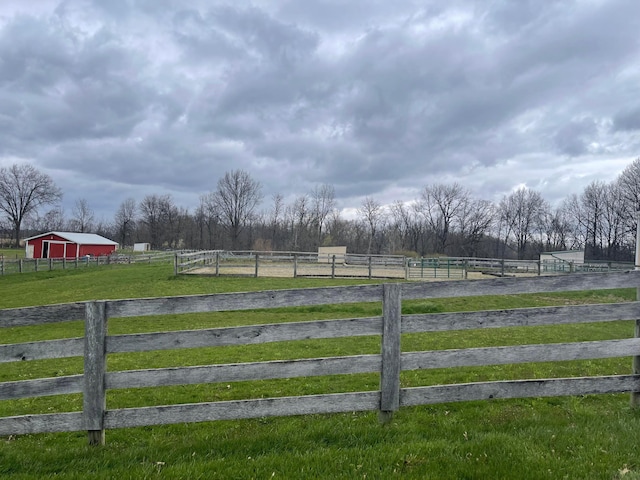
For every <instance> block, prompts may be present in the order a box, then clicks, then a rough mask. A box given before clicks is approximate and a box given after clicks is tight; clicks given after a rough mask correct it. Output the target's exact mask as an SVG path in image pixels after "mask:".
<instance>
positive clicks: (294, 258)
mask: <svg viewBox="0 0 640 480" xmlns="http://www.w3.org/2000/svg"><path fill="white" fill-rule="evenodd" d="M633 269H634V265H633V263H624V262H605V261H602V262H597V261H592V262H587V263H575V262H574V263H572V262H568V261H563V260H554V261H552V262H540V261H539V260H508V259H499V258H477V257H424V258H412V257H404V256H401V255H359V254H350V253H349V254H336V255H331V254H326V253H322V254H320V253H315V252H273V251H266V252H260V251H227V250H204V251H196V252H188V253H178V254H176V255H175V265H174V270H175V274H176V275H179V274H187V273H190V274H201V275H214V276H220V275H236V276H255V277H258V276H263V277H331V278H335V277H359V278H404V279H406V280H409V279H411V280H429V279H451V280H453V279H466V278H468V274H469V273H470V272H476V273H482V274H485V275H494V276H502V277H504V276H522V275H557V274H569V273H606V272H624V271H628V270H633Z"/></svg>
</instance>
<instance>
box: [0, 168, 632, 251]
mask: <svg viewBox="0 0 640 480" xmlns="http://www.w3.org/2000/svg"><path fill="white" fill-rule="evenodd" d="M61 198H62V192H61V191H60V189H59V188H57V187H56V185H55V184H54V182H53V180H52V179H51V178H50V177H49V176H47V175H45V174H43V173H41V172H39V171H38V170H37V169H35V168H34V167H33V166H31V165H28V164H15V165H12V166H10V167H4V168H0V213H3V214H4V215H3V217H2V220H0V232H3V233H4V236H5V238H6V237H9V238H12V239H13V243H14V244H18V243H19V240H20V238H22V236H23V235H22V232H23V231H25V232H28V233H29V234H37V233H41V232H46V231H65V230H66V231H76V232H93V233H98V234H101V235H104V236H106V237H108V238H111V239H113V240H115V241H117V242H119V243H120V245H122V246H131V245H133V243H135V242H148V243H150V244H151V245H152V248H154V249H160V248H171V249H179V248H180V249H230V250H259V251H270V250H289V251H315V250H316V249H317V248H318V247H319V246H330V245H346V246H347V250H348V251H349V252H352V253H369V254H381V253H387V254H389V253H391V254H393V253H397V254H405V255H418V256H428V255H449V256H476V257H497V258H518V259H528V258H536V257H537V256H538V255H539V254H540V252H542V251H559V250H578V249H584V250H585V256H586V258H587V259H591V260H611V261H632V260H633V257H634V252H635V235H636V228H637V215H638V214H637V212H638V211H639V210H640V158H639V159H636V160H634V161H633V162H632V163H630V164H629V165H628V166H627V167H626V168H625V169H624V170H623V171H622V172H621V173H620V175H619V176H618V177H617V178H616V179H615V180H614V181H612V182H608V183H607V182H603V181H600V180H595V181H593V182H591V183H590V184H589V185H587V186H586V187H585V188H584V190H583V191H582V193H580V194H571V195H569V196H568V197H566V198H565V199H564V200H563V201H562V202H560V203H559V204H558V205H556V206H552V205H551V204H550V203H549V202H548V201H547V200H545V199H544V198H543V196H542V194H541V193H540V192H538V191H536V190H532V189H529V188H526V187H521V188H519V189H517V190H514V191H513V192H511V193H509V194H507V195H505V196H504V197H503V198H502V199H501V200H500V201H499V202H491V201H489V200H485V199H480V198H476V197H474V196H473V195H472V194H471V192H470V191H469V190H468V189H467V188H465V187H464V186H463V185H461V184H459V183H453V184H442V183H434V184H430V185H426V186H425V187H424V188H423V189H422V191H421V192H420V195H419V196H418V198H415V199H413V200H412V201H409V202H406V201H405V202H403V201H396V202H394V203H392V204H390V205H383V204H381V203H380V202H379V201H378V200H376V199H375V198H374V197H366V198H365V199H364V200H363V201H362V203H361V204H360V206H359V207H358V209H357V213H356V216H355V218H349V219H347V218H344V216H343V215H342V214H341V211H340V209H339V208H338V205H337V201H336V198H335V190H334V187H333V186H332V185H329V184H323V185H317V186H316V187H314V188H313V189H312V190H311V191H310V192H308V193H306V194H302V195H299V196H297V197H295V198H294V199H292V200H291V201H289V202H288V203H287V202H285V199H284V197H283V196H282V195H280V194H276V195H273V196H271V197H270V198H268V199H265V198H264V196H263V194H262V186H261V184H260V182H259V181H257V180H256V179H254V178H253V177H252V176H251V175H250V174H249V173H248V172H246V171H243V170H233V171H229V172H226V173H225V174H224V175H223V176H222V177H221V178H220V179H219V181H218V183H217V186H216V189H215V190H212V191H211V192H208V193H205V194H202V195H201V196H200V201H199V204H198V206H197V207H196V208H195V209H194V210H193V211H189V210H188V209H186V208H183V207H180V206H178V205H176V203H175V201H174V199H173V198H172V196H171V195H169V194H164V195H163V194H151V195H146V196H145V197H144V198H143V199H142V200H140V201H137V200H135V199H133V198H127V199H124V200H123V201H122V203H121V204H120V205H119V207H118V209H117V211H116V212H115V214H114V216H113V218H112V219H109V220H104V219H102V220H96V218H95V215H94V212H93V210H92V209H91V207H90V205H89V202H88V201H87V200H86V199H79V200H77V201H76V202H75V204H74V206H73V209H72V212H71V215H70V216H69V217H67V215H65V213H64V211H63V210H62V209H61V207H60V206H59V205H58V203H59V201H60V200H61ZM46 207H49V209H48V210H46Z"/></svg>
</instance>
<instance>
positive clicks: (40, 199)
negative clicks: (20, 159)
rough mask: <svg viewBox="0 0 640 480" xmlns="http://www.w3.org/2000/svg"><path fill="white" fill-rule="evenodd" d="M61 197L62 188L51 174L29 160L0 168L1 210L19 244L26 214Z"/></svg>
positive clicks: (34, 211) (32, 212)
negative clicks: (57, 185) (39, 168)
mask: <svg viewBox="0 0 640 480" xmlns="http://www.w3.org/2000/svg"><path fill="white" fill-rule="evenodd" d="M61 198H62V191H61V190H60V189H59V188H58V187H56V185H55V184H54V183H53V180H52V179H51V177H49V175H46V174H44V173H42V172H39V171H38V170H36V169H35V168H34V167H33V166H31V165H29V164H23V165H18V164H14V165H12V166H11V167H8V168H5V167H3V168H0V211H2V212H4V213H5V215H6V217H7V219H8V220H9V222H10V223H11V225H12V226H13V231H14V239H15V241H16V246H18V245H19V244H20V229H21V227H22V222H23V221H24V220H25V218H26V217H28V216H29V215H30V214H34V213H36V212H37V210H38V209H39V208H40V207H41V206H43V205H49V204H52V203H56V202H57V201H59V200H60V199H61Z"/></svg>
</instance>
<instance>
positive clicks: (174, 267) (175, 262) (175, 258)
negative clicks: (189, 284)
mask: <svg viewBox="0 0 640 480" xmlns="http://www.w3.org/2000/svg"><path fill="white" fill-rule="evenodd" d="M173 275H174V276H175V277H177V276H178V254H177V253H176V254H175V255H174V257H173Z"/></svg>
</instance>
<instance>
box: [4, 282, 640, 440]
mask: <svg viewBox="0 0 640 480" xmlns="http://www.w3.org/2000/svg"><path fill="white" fill-rule="evenodd" d="M639 286H640V272H628V273H606V274H593V275H573V276H553V277H531V278H497V279H492V280H483V281H469V280H467V281H456V282H436V283H422V282H419V283H393V284H384V285H360V286H349V287H328V288H313V289H296V290H276V291H263V292H252V293H232V294H216V295H196V296H186V297H168V298H149V299H133V300H108V301H96V302H88V303H72V304H64V305H50V306H43V307H31V308H19V309H5V310H0V327H13V326H26V325H39V324H43V323H48V322H62V321H67V320H74V319H81V318H84V319H85V336H84V338H69V339H62V340H50V341H42V342H32V343H21V344H8V345H0V363H1V362H16V361H18V362H20V361H26V360H36V359H54V358H63V357H72V356H84V374H82V375H71V376H64V377H56V378H44V379H37V380H25V381H12V382H4V383H0V400H10V399H19V398H31V397H38V396H45V395H59V394H69V393H82V394H83V410H82V411H78V412H67V413H53V414H41V415H19V416H13V417H6V418H0V436H3V435H16V434H29V433H40V432H61V431H87V432H88V434H89V441H90V443H92V444H101V443H103V442H104V431H105V429H113V428H124V427H134V426H143V425H158V424H170V423H184V422H202V421H213V420H222V419H240V418H256V417H268V416H284V415H303V414H312V413H337V412H353V411H366V410H378V411H380V413H381V416H382V417H383V419H384V418H385V417H386V418H387V419H388V418H389V417H390V416H391V415H392V413H393V412H394V411H396V410H397V409H398V408H400V407H403V406H412V405H425V404H433V403H440V402H457V401H468V400H482V399H494V398H519V397H544V396H562V395H583V394H600V393H620V392H631V393H632V403H633V404H634V405H636V404H638V395H640V393H639V392H640V338H638V336H639V335H640V324H639V323H638V321H637V319H638V318H640V302H637V301H636V302H627V303H616V304H602V305H580V306H564V307H544V308H524V309H513V310H499V311H477V312H461V313H438V314H420V315H402V314H401V302H402V300H403V299H423V298H443V297H458V296H475V295H503V294H519V293H538V292H554V291H576V290H592V289H610V288H621V287H624V288H626V287H633V288H638V287H639ZM352 302H382V312H383V313H382V316H380V317H372V318H350V319H342V320H323V321H305V322H296V323H282V324H268V325H252V326H242V327H230V328H214V329H205V330H195V331H179V332H158V333H145V334H129V335H108V334H107V321H108V318H119V317H138V316H145V315H162V314H180V313H193V312H213V311H229V310H246V309H256V308H271V307H295V306H306V305H324V304H337V303H352ZM614 320H636V331H635V337H634V336H632V335H631V334H630V338H625V339H618V340H607V341H595V342H593V341H592V342H573V343H561V344H552V345H547V344H543V345H519V346H501V347H490V348H467V349H454V350H439V351H420V352H403V351H402V349H401V336H402V334H404V333H419V332H436V331H449V330H467V329H482V328H500V327H514V326H540V325H559V324H568V323H584V322H607V321H614ZM365 335H380V336H381V337H382V342H381V345H382V347H381V352H380V354H375V355H357V356H346V357H331V358H315V359H304V360H300V359H292V360H284V361H270V362H257V363H239V364H232V365H226V364H225V365H202V366H197V367H178V368H165V369H151V370H134V371H107V369H106V357H107V355H109V354H112V353H119V352H141V351H152V350H168V349H176V348H196V347H216V346H224V345H247V344H261V343H266V342H281V341H292V340H302V339H316V338H339V337H354V336H365ZM624 356H629V357H633V362H632V364H633V374H630V375H610V376H596V377H581V378H553V379H535V380H532V379H522V380H514V381H492V382H477V383H465V384H452V385H437V386H424V387H413V388H401V386H400V373H401V371H403V370H416V369H434V368H446V367H464V366H482V365H495V364H508V363H521V362H549V361H563V360H579V359H595V358H609V357H624ZM366 372H379V373H380V386H379V389H378V390H377V391H366V392H349V393H339V394H335V393H334V394H324V395H323V394H321V395H307V396H296V397H280V398H261V399H246V400H237V401H223V402H205V403H195V404H181V405H164V406H150V407H139V408H124V409H109V408H107V405H106V392H107V390H108V389H118V388H140V387H153V386H167V385H184V384H201V383H217V382H232V381H240V380H242V381H246V380H263V379H273V378H293V377H307V376H318V375H332V374H354V373H366Z"/></svg>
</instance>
